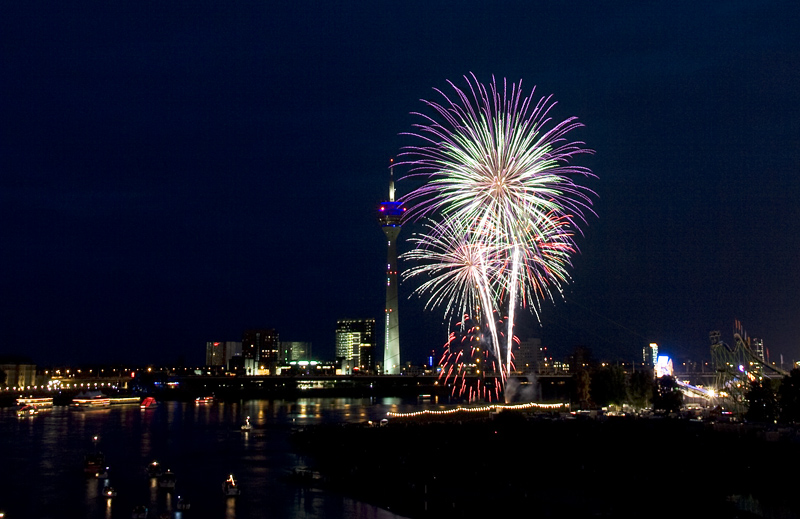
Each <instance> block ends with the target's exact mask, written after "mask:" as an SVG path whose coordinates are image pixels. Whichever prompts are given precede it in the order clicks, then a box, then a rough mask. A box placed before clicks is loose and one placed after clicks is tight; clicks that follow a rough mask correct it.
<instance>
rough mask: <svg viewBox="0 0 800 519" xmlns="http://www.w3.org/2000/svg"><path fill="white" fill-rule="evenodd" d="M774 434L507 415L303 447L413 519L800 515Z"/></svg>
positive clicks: (796, 454) (366, 494)
mask: <svg viewBox="0 0 800 519" xmlns="http://www.w3.org/2000/svg"><path fill="white" fill-rule="evenodd" d="M763 437H764V436H763V435H759V434H757V432H756V431H754V430H753V429H752V428H751V429H749V430H748V432H745V430H744V429H743V428H742V429H738V430H737V429H729V430H726V431H720V430H715V428H714V426H713V425H712V424H706V423H701V422H690V421H688V420H670V419H662V420H653V419H636V418H628V417H625V418H622V417H620V418H614V417H612V418H608V419H606V420H602V421H600V420H591V419H584V420H580V419H578V420H563V419H557V418H556V417H555V416H554V415H548V414H543V413H537V414H523V413H519V412H505V411H504V412H501V413H499V414H497V415H493V416H492V417H487V416H482V417H467V416H466V415H464V416H455V417H449V418H448V419H446V420H432V419H429V418H425V419H399V420H398V419H395V420H390V421H389V423H388V424H387V425H386V426H372V427H370V426H366V425H354V424H351V425H328V424H326V425H317V426H312V427H307V428H305V429H303V430H302V431H298V432H297V433H295V434H294V436H293V438H292V442H293V445H294V447H295V449H297V451H298V452H300V453H303V454H305V455H307V456H309V457H310V459H312V460H314V462H315V463H316V467H315V468H317V469H318V470H319V471H320V472H321V473H322V474H323V475H324V477H325V478H326V482H327V484H328V485H329V486H330V487H331V488H334V489H337V490H339V491H342V492H343V493H346V494H348V495H352V496H354V497H357V498H358V499H362V500H365V501H369V502H373V503H375V504H377V505H379V506H382V507H385V508H388V509H390V510H392V511H394V512H396V513H398V514H401V515H404V516H408V517H412V518H428V517H433V516H446V517H480V516H483V517H497V516H504V515H506V514H521V513H525V515H532V516H536V517H589V516H599V517H609V518H610V517H643V516H649V517H653V516H656V517H674V516H676V515H682V516H686V515H688V516H690V517H730V518H733V517H740V518H746V517H759V516H760V517H797V515H796V507H795V505H794V504H793V502H792V501H791V500H790V499H789V496H792V494H791V492H793V488H794V478H788V477H785V476H783V474H784V473H786V471H787V469H791V468H792V467H793V466H794V464H796V463H797V462H798V460H800V444H798V443H797V442H795V441H792V440H782V441H765V440H764V439H763ZM793 472H794V471H793V470H792V471H791V473H793Z"/></svg>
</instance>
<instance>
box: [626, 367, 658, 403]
mask: <svg viewBox="0 0 800 519" xmlns="http://www.w3.org/2000/svg"><path fill="white" fill-rule="evenodd" d="M655 384H656V382H655V378H653V372H652V371H636V372H634V373H632V374H631V378H630V380H629V381H628V403H629V404H630V405H632V406H633V407H636V408H638V409H644V408H646V407H649V406H650V401H651V400H652V398H653V391H654V389H655Z"/></svg>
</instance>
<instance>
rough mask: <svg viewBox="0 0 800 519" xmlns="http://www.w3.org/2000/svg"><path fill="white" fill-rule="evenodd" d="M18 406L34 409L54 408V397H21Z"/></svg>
mask: <svg viewBox="0 0 800 519" xmlns="http://www.w3.org/2000/svg"><path fill="white" fill-rule="evenodd" d="M17 405H21V406H26V405H31V406H33V407H37V408H40V407H53V397H52V396H48V397H32V396H31V397H27V398H26V397H19V398H17Z"/></svg>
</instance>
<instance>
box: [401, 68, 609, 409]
mask: <svg viewBox="0 0 800 519" xmlns="http://www.w3.org/2000/svg"><path fill="white" fill-rule="evenodd" d="M464 79H465V80H466V82H467V87H468V88H466V89H464V90H462V89H459V88H458V87H456V86H455V85H454V84H453V83H449V84H450V86H451V87H452V89H453V91H454V94H455V95H452V94H451V95H450V96H448V95H446V94H445V93H444V92H441V91H438V90H437V92H438V93H439V94H441V96H442V97H443V98H444V100H445V102H444V103H443V104H439V103H436V102H431V101H423V103H425V105H427V107H428V108H429V109H431V110H432V112H433V113H432V114H431V115H425V114H421V113H418V114H416V115H418V116H420V117H422V118H423V122H422V123H421V124H416V125H414V127H415V132H414V133H409V134H407V135H412V136H413V137H416V138H418V139H421V140H422V141H423V144H422V145H420V146H408V147H406V148H404V150H403V153H401V156H402V157H404V161H403V164H405V165H408V166H411V171H410V173H409V175H407V177H406V178H409V177H411V178H417V177H419V178H423V179H424V180H425V183H424V184H423V185H422V186H421V187H419V188H417V189H415V190H413V191H412V192H411V193H409V194H408V195H406V196H405V197H403V198H402V199H401V202H402V203H403V204H405V206H406V207H407V208H408V211H407V214H406V215H405V217H406V219H415V220H418V219H421V218H424V219H425V220H426V221H425V224H424V230H423V232H421V233H417V234H415V235H414V237H412V238H411V241H412V243H413V244H414V249H413V250H411V251H410V252H408V253H406V254H404V255H403V257H402V258H403V259H404V260H410V261H412V262H414V266H412V267H411V268H409V269H407V270H406V272H405V273H404V277H405V278H406V279H410V278H417V279H419V281H420V285H419V286H418V287H417V288H416V289H415V291H414V293H415V294H417V295H420V296H424V297H426V298H427V300H428V301H427V304H426V308H428V307H439V308H443V309H444V317H445V320H446V321H447V322H448V326H449V327H451V328H452V327H453V326H452V325H454V327H455V328H456V331H457V333H456V332H454V334H452V335H451V337H450V340H448V342H447V345H446V346H445V354H444V355H443V356H442V361H441V366H442V371H441V374H442V377H443V378H444V379H445V380H447V381H448V382H449V381H450V377H460V378H459V380H460V382H458V383H454V384H453V392H454V393H458V394H460V395H466V396H468V397H469V398H470V399H471V400H472V399H478V398H486V399H492V398H499V397H500V394H501V393H503V394H504V393H505V391H504V390H505V381H506V380H507V378H508V376H509V375H510V374H511V372H512V371H513V369H514V365H513V358H514V355H513V348H514V344H515V337H514V333H513V325H514V313H515V311H516V310H517V309H518V308H524V309H528V310H529V311H531V312H533V313H534V314H536V315H537V316H538V313H539V310H540V308H541V303H542V301H544V300H548V299H549V300H554V299H555V295H556V294H559V295H560V294H561V293H562V290H563V287H564V285H566V284H567V283H568V282H569V280H570V276H569V273H568V269H569V268H570V267H571V266H572V263H571V257H572V255H573V254H575V253H576V252H577V247H576V245H575V242H574V239H573V237H574V236H575V233H576V232H580V228H579V227H578V224H580V223H583V222H585V218H584V214H585V213H591V214H593V213H592V210H591V205H592V196H593V195H594V193H593V192H592V191H591V190H589V189H588V188H586V187H584V186H582V185H580V184H577V183H575V181H574V179H577V178H583V179H585V178H587V177H593V176H594V175H593V174H592V172H591V171H590V170H589V169H587V168H585V167H582V166H577V165H574V164H571V161H572V159H574V158H575V157H576V156H578V155H581V154H588V153H592V151H591V150H588V149H586V148H585V147H584V143H583V142H580V141H572V140H569V139H567V134H569V133H570V132H571V131H573V130H575V129H577V128H579V127H581V126H582V124H580V123H579V122H578V121H577V119H576V118H575V117H570V118H568V119H565V120H564V121H561V122H560V123H553V122H552V121H551V118H550V116H549V115H548V114H549V112H550V111H551V109H552V108H553V106H554V105H555V102H553V101H551V98H550V97H543V98H541V99H539V100H538V101H535V100H534V98H533V92H531V95H530V96H526V97H523V95H522V82H519V83H512V84H510V85H508V84H507V83H506V82H505V81H503V83H502V89H501V88H500V87H499V86H498V85H497V83H496V81H495V80H494V79H492V82H491V83H490V84H489V85H488V86H485V85H482V84H481V83H479V82H478V81H477V79H476V78H475V76H474V75H472V76H471V77H465V78H464ZM463 316H472V320H473V321H474V322H472V323H471V324H468V319H462V317H463ZM498 316H503V317H502V318H499V317H498ZM455 321H458V322H455ZM470 330H472V332H470ZM478 330H479V331H480V333H477V331H478ZM470 336H471V337H473V338H475V337H478V336H480V337H481V339H480V342H481V343H485V350H484V353H483V354H482V355H478V356H476V355H475V352H474V351H473V350H472V349H470V350H469V352H468V353H467V352H465V350H464V349H463V348H462V347H460V346H457V345H456V344H455V343H454V340H456V338H457V337H461V339H458V340H457V342H459V343H460V342H463V341H462V339H464V338H466V337H470ZM468 342H474V341H473V340H470V341H468ZM479 359H483V360H482V362H484V364H485V365H486V367H487V369H488V370H489V373H491V374H492V375H494V376H495V377H496V378H495V380H496V383H495V384H494V386H493V389H491V390H490V389H489V388H487V383H488V382H489V380H488V379H484V377H483V376H477V377H476V376H474V375H478V371H479V369H478V368H477V367H475V366H476V365H477V364H479V363H480V362H478V360H479ZM465 363H466V364H465ZM489 365H491V368H489ZM487 369H484V370H483V371H481V373H483V374H484V376H485V375H486V373H487ZM468 377H469V380H471V381H472V382H470V383H468ZM470 384H472V385H470ZM479 388H480V389H479ZM510 396H511V395H505V398H506V399H509V397H510Z"/></svg>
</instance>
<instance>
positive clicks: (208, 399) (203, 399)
mask: <svg viewBox="0 0 800 519" xmlns="http://www.w3.org/2000/svg"><path fill="white" fill-rule="evenodd" d="M194 403H195V404H213V403H214V397H213V396H198V397H197V398H195V399H194Z"/></svg>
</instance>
